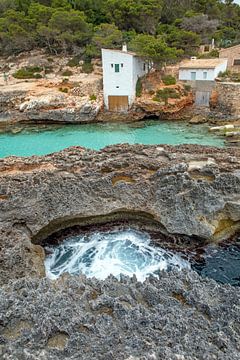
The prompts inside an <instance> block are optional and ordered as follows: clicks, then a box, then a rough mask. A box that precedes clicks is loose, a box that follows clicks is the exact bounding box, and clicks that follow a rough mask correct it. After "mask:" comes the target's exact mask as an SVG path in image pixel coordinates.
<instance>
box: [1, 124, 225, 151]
mask: <svg viewBox="0 0 240 360" xmlns="http://www.w3.org/2000/svg"><path fill="white" fill-rule="evenodd" d="M13 132H14V133H11V132H9V133H2V134H0V157H5V156H9V155H16V156H30V155H44V154H49V153H52V152H56V151H60V150H62V149H64V148H66V147H69V146H83V147H87V148H91V149H94V150H99V149H101V148H103V147H105V146H107V145H113V144H119V143H129V144H136V143H139V144H145V145H151V144H169V145H178V144H200V145H210V146H219V147H222V146H224V140H223V138H221V137H219V136H217V135H213V134H212V133H209V132H208V127H207V126H206V125H197V126H196V125H195V126H190V125H189V124H187V123H184V122H172V121H171V122H170V121H168V122H167V121H155V120H154V121H153V120H151V121H150V120H148V121H144V122H139V123H132V124H116V123H112V124H91V125H63V126H59V125H58V126H55V125H49V126H46V125H44V126H43V125H39V126H35V127H27V128H24V129H21V128H15V129H14V130H13Z"/></svg>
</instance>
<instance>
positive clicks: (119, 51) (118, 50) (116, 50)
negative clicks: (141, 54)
mask: <svg viewBox="0 0 240 360" xmlns="http://www.w3.org/2000/svg"><path fill="white" fill-rule="evenodd" d="M102 50H105V51H113V52H118V53H122V54H127V55H131V56H138V55H137V54H136V53H135V52H133V51H123V50H122V49H102Z"/></svg>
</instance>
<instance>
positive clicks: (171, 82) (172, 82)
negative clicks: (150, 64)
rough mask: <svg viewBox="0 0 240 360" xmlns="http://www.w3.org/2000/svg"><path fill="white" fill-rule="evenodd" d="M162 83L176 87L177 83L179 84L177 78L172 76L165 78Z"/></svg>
mask: <svg viewBox="0 0 240 360" xmlns="http://www.w3.org/2000/svg"><path fill="white" fill-rule="evenodd" d="M162 81H163V83H164V85H176V83H177V80H176V78H175V77H174V76H172V75H165V76H163V77H162Z"/></svg>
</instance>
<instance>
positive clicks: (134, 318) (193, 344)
mask: <svg viewBox="0 0 240 360" xmlns="http://www.w3.org/2000/svg"><path fill="white" fill-rule="evenodd" d="M239 308H240V290H239V289H237V288H232V287H230V286H221V285H218V284H216V283H215V282H214V281H213V280H211V281H210V280H203V279H201V278H200V277H199V276H198V275H197V274H195V273H194V272H188V273H162V275H161V277H160V279H153V278H150V279H148V280H147V281H146V282H145V283H144V284H141V283H138V282H137V281H136V280H135V279H134V278H133V279H132V280H130V279H129V278H123V279H122V280H121V282H119V281H117V280H116V279H114V278H111V277H110V278H108V279H107V280H105V281H104V282H102V281H97V280H94V279H93V280H91V279H86V278H85V277H75V278H74V277H72V278H70V277H68V276H65V277H64V278H62V279H59V280H58V281H57V282H50V281H48V280H45V279H44V280H40V281H39V280H18V281H16V282H14V283H11V284H9V285H8V286H6V287H4V289H2V290H1V292H0V313H1V326H0V340H1V343H0V354H1V355H0V357H1V359H3V360H16V359H17V360H18V359H23V360H25V359H31V360H61V359H68V360H77V359H83V360H93V359H94V360H107V359H109V360H115V359H116V360H122V359H123V360H127V359H128V360H130V359H134V360H137V359H138V360H150V359H151V360H152V359H156V360H158V359H169V360H238V359H239V352H240V330H239V322H240V311H239Z"/></svg>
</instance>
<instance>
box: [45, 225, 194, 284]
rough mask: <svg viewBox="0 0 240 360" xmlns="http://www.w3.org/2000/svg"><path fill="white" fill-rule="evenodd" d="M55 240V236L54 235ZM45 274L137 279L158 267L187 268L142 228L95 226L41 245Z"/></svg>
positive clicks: (169, 268)
mask: <svg viewBox="0 0 240 360" xmlns="http://www.w3.org/2000/svg"><path fill="white" fill-rule="evenodd" d="M54 241H55V242H56V238H54ZM45 250H46V253H47V256H46V259H45V268H46V274H47V276H48V277H49V278H50V279H57V278H58V277H59V276H61V275H62V274H64V273H69V274H71V275H78V274H81V273H83V274H85V275H86V276H87V277H96V278H97V279H100V280H103V279H106V278H107V277H108V276H109V275H111V274H112V275H114V276H115V277H117V278H119V277H120V275H121V274H123V275H128V276H133V275H136V277H137V279H138V280H139V281H144V280H145V279H146V278H147V277H148V276H150V275H153V276H158V275H159V273H160V272H161V271H162V270H166V271H168V270H173V269H177V270H182V269H190V267H191V265H190V263H189V262H188V261H187V260H185V259H184V258H183V257H182V256H181V255H180V254H177V253H174V252H173V251H170V250H166V249H163V248H161V247H159V246H157V245H156V243H153V242H152V241H151V236H150V234H149V233H147V232H146V231H142V230H139V229H134V228H114V227H113V228H112V229H108V230H106V229H104V230H103V229H99V230H95V229H94V231H88V232H80V233H78V234H71V235H69V236H66V237H65V238H64V240H62V241H61V242H60V243H58V244H57V245H56V244H55V245H53V244H45Z"/></svg>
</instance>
